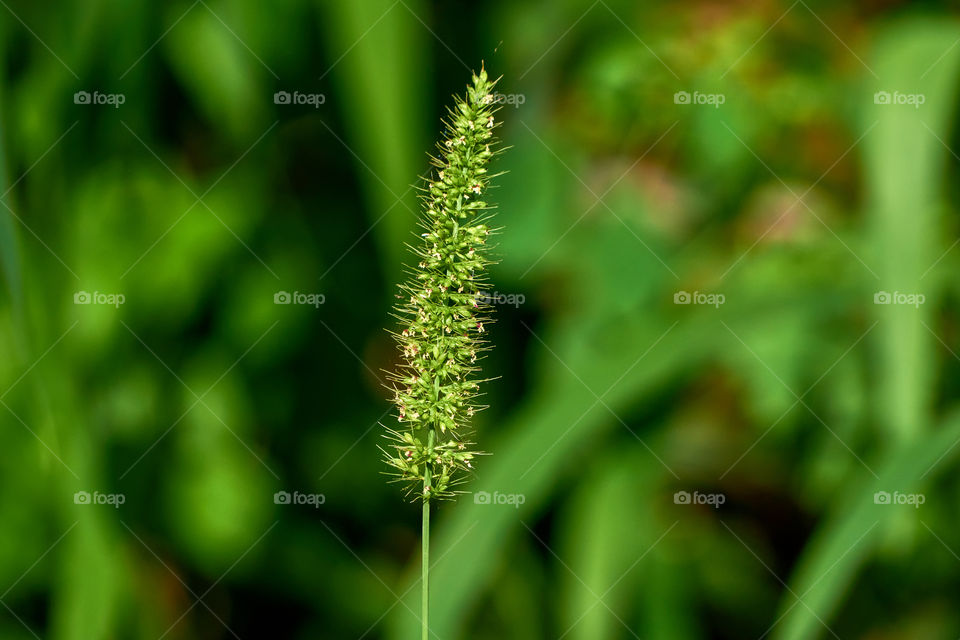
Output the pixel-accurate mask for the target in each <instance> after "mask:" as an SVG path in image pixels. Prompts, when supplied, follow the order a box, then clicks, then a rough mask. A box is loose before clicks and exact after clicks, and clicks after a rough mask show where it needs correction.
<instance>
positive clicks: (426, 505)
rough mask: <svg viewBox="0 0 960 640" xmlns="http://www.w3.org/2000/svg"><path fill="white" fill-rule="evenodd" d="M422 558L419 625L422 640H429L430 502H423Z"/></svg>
mask: <svg viewBox="0 0 960 640" xmlns="http://www.w3.org/2000/svg"><path fill="white" fill-rule="evenodd" d="M422 537H423V558H422V559H421V562H422V563H423V566H422V567H421V570H420V571H421V574H422V576H423V592H422V594H421V595H422V601H421V603H420V623H421V626H422V628H423V633H422V634H421V635H422V636H423V640H429V638H430V501H429V500H424V501H423V536H422Z"/></svg>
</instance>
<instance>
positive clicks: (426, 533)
mask: <svg viewBox="0 0 960 640" xmlns="http://www.w3.org/2000/svg"><path fill="white" fill-rule="evenodd" d="M433 438H434V433H433V432H432V431H431V432H430V436H429V443H428V444H429V447H430V448H432V447H433ZM430 480H431V475H430V467H429V466H428V467H427V469H426V470H425V471H424V473H423V495H424V498H423V526H422V528H421V538H422V540H423V554H422V557H421V558H420V563H421V565H422V566H421V568H420V572H421V576H422V582H423V591H422V594H421V602H420V624H421V627H422V629H423V632H422V633H421V636H422V640H429V638H430V498H429V496H430Z"/></svg>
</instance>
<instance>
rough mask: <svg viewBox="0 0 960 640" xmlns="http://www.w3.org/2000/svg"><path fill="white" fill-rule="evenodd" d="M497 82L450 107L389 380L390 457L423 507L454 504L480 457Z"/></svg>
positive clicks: (482, 82)
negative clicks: (474, 422) (476, 432)
mask: <svg viewBox="0 0 960 640" xmlns="http://www.w3.org/2000/svg"><path fill="white" fill-rule="evenodd" d="M495 84H496V81H491V80H490V79H488V77H487V73H486V71H485V70H483V69H481V70H480V73H479V74H477V75H474V76H473V82H472V83H471V84H470V85H469V86H468V87H467V93H466V95H465V96H462V97H460V96H458V97H456V98H455V103H454V106H453V108H452V109H448V112H447V118H446V119H445V121H444V125H445V132H444V139H443V140H442V141H441V142H440V143H439V144H438V145H437V148H438V154H437V155H436V157H432V158H431V161H432V162H431V164H432V165H433V170H432V171H431V174H430V175H429V176H428V177H427V178H426V186H425V188H424V189H423V195H422V201H423V214H422V215H421V218H420V227H421V229H422V234H421V235H420V239H419V242H418V243H417V245H416V246H413V247H411V249H412V250H413V252H414V254H415V256H416V267H415V268H412V269H410V270H409V271H410V274H409V279H408V280H407V282H405V283H404V284H402V285H400V295H398V296H397V297H398V298H399V302H398V304H397V307H396V317H397V318H398V320H399V321H400V330H399V332H397V333H395V334H394V335H395V337H396V340H397V343H398V345H399V348H400V352H401V355H402V364H401V365H400V366H399V368H398V370H397V371H396V372H395V373H393V374H392V375H391V377H390V379H391V382H392V388H391V391H392V393H393V394H394V402H395V403H396V406H397V420H398V421H399V426H398V427H397V428H396V429H388V430H387V431H388V434H387V437H388V438H389V439H390V440H391V444H390V446H388V447H387V448H385V449H383V451H384V455H385V457H386V462H387V464H388V465H389V466H390V468H391V475H394V476H395V478H396V481H398V482H402V483H404V484H405V485H406V493H407V495H408V496H413V497H415V498H419V499H422V500H424V501H426V500H430V499H442V498H450V497H452V496H453V495H454V494H455V493H456V491H454V490H453V487H455V486H456V485H457V484H458V483H459V482H461V481H462V476H463V475H464V474H465V473H469V472H470V471H471V470H472V469H473V465H474V461H475V459H476V457H477V456H478V455H481V454H480V452H478V451H475V450H474V449H473V448H472V445H473V443H472V442H470V441H469V435H470V422H471V418H472V417H473V415H474V413H475V412H476V411H477V410H479V409H481V408H482V407H481V406H480V405H478V404H477V403H476V397H477V393H478V388H479V383H480V382H483V380H480V379H478V374H479V372H480V368H479V366H478V365H477V363H478V361H479V359H480V357H481V354H482V353H483V351H484V350H485V349H486V348H487V345H486V343H485V342H484V340H483V338H482V336H483V335H484V333H485V331H486V329H485V325H486V326H489V324H490V319H489V317H488V315H489V311H490V309H489V305H488V304H487V303H486V302H485V298H484V297H483V296H481V295H478V294H480V292H481V291H482V290H483V288H484V286H485V284H486V280H485V278H486V276H485V273H486V269H487V267H488V266H489V265H490V264H491V259H490V257H489V253H490V242H489V239H490V236H491V233H492V232H493V229H491V227H490V225H489V222H490V217H491V215H492V210H493V207H491V205H490V204H488V202H487V201H486V199H485V196H486V193H487V189H488V188H489V185H490V180H491V179H492V178H494V177H496V175H499V174H496V175H492V174H490V173H488V170H487V166H488V164H489V163H490V160H491V159H492V158H493V157H494V156H495V155H497V150H496V148H495V146H496V144H495V139H494V135H493V134H494V130H495V129H496V127H497V126H498V123H497V121H496V120H495V118H494V116H495V114H496V111H497V108H496V105H495V99H494V95H493V88H494V85H495Z"/></svg>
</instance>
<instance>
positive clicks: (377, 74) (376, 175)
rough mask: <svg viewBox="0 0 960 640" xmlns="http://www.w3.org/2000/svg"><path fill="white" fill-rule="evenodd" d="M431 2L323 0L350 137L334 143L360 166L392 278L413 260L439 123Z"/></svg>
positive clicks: (373, 222) (386, 269)
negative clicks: (432, 133)
mask: <svg viewBox="0 0 960 640" xmlns="http://www.w3.org/2000/svg"><path fill="white" fill-rule="evenodd" d="M425 4H426V3H424V2H423V1H422V0H404V2H396V1H395V0H369V1H366V2H331V1H328V2H320V3H319V6H320V9H321V13H322V16H323V22H322V27H323V29H324V34H325V37H324V44H326V45H327V46H328V51H329V52H330V60H331V63H330V64H331V65H332V66H331V67H330V68H329V69H323V70H322V71H321V74H322V75H321V77H323V76H325V75H327V73H329V74H330V75H331V76H332V78H333V80H334V85H335V87H336V91H337V96H336V99H335V100H333V103H334V104H336V105H337V106H338V107H339V108H340V109H342V114H341V115H342V117H343V120H344V125H345V127H346V129H347V137H346V139H345V140H342V141H340V140H337V139H336V138H333V137H332V136H331V144H333V145H336V146H337V147H339V149H338V150H339V151H341V152H342V156H343V158H344V160H345V161H346V162H353V163H355V165H356V171H357V175H358V176H359V179H360V183H361V184H362V185H363V187H364V188H363V196H364V197H365V198H366V199H367V202H366V206H367V209H368V212H367V213H368V215H369V221H370V225H371V226H372V227H373V234H374V238H375V239H376V240H377V244H378V250H379V251H378V252H379V255H381V256H383V258H384V262H385V265H384V273H385V275H386V276H388V277H387V280H388V281H391V280H395V279H396V274H398V273H399V272H400V265H401V264H402V263H403V262H404V260H405V259H406V254H405V249H404V243H406V242H407V241H409V236H410V232H411V231H412V230H413V229H414V224H415V220H416V217H415V212H416V210H417V206H418V202H417V199H416V192H415V191H414V190H413V189H411V188H410V187H411V186H412V185H414V184H416V182H417V176H420V175H424V174H425V173H426V170H427V156H426V155H425V153H424V150H425V149H430V146H429V145H430V143H429V142H428V139H429V138H428V136H427V135H426V128H425V127H426V125H427V124H428V123H429V124H436V123H435V122H431V117H430V113H431V111H430V110H429V109H428V107H427V105H429V104H430V101H429V99H428V96H429V95H430V87H429V86H428V83H427V79H429V78H430V77H431V74H430V73H429V71H428V61H427V55H426V42H425V41H426V39H427V38H429V37H430V34H429V32H428V31H427V29H426V27H424V25H423V24H421V23H420V20H418V18H417V17H418V16H419V17H421V19H423V20H424V22H428V19H427V18H426V17H425V16H426V15H427V12H426V11H425V9H426V6H425ZM478 66H479V64H478ZM465 73H466V72H465ZM458 90H460V88H459V87H458ZM344 145H346V148H342V147H344ZM431 150H432V149H431Z"/></svg>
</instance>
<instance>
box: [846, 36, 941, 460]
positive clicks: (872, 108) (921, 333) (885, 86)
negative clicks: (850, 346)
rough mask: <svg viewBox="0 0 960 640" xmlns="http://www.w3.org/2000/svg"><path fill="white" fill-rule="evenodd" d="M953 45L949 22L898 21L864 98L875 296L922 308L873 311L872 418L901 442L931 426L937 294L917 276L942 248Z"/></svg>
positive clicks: (929, 281) (882, 42)
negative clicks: (914, 300)
mask: <svg viewBox="0 0 960 640" xmlns="http://www.w3.org/2000/svg"><path fill="white" fill-rule="evenodd" d="M958 39H960V26H958V25H957V24H956V23H951V22H943V21H939V22H932V21H928V20H923V21H913V22H906V23H899V24H898V25H897V26H896V27H895V28H893V29H891V30H888V31H886V32H885V33H884V34H882V36H881V37H880V39H879V43H878V48H877V54H876V55H875V56H874V57H875V62H873V64H872V67H873V69H874V70H875V72H876V73H877V75H879V76H880V78H882V81H881V83H879V84H878V85H877V87H876V89H877V92H876V93H873V95H872V99H871V96H867V95H865V96H864V100H865V101H869V102H867V104H868V107H867V108H866V109H865V110H864V112H865V113H864V116H863V122H862V127H863V129H864V130H866V129H867V128H869V127H873V129H872V130H871V131H870V133H869V134H868V135H867V136H866V138H865V139H864V142H863V145H864V154H863V159H864V167H865V179H866V188H867V193H868V216H869V223H870V225H871V232H872V234H873V238H872V240H873V242H872V246H874V247H875V248H876V250H877V251H876V255H875V256H873V258H872V260H871V262H874V263H875V264H876V270H877V271H878V275H879V276H880V279H879V281H877V282H876V283H875V284H876V288H875V289H874V292H876V291H877V290H879V291H880V292H883V293H878V294H877V295H879V296H881V297H883V296H885V295H886V296H893V295H897V294H908V295H909V294H923V295H924V296H925V298H926V300H925V302H924V303H923V304H920V305H908V304H897V303H896V302H897V301H896V300H893V301H892V302H893V304H889V303H888V304H878V305H875V306H874V309H875V311H876V313H877V316H878V319H879V320H880V324H879V326H878V327H877V332H876V338H877V339H879V340H880V356H881V363H882V367H881V372H880V389H879V393H878V394H877V405H876V407H877V412H876V415H877V416H878V418H879V420H880V422H881V424H882V425H883V427H884V430H885V431H886V433H887V434H888V435H889V436H890V437H892V438H893V439H894V440H895V441H898V442H899V441H903V440H909V439H910V438H912V437H915V436H917V435H918V434H919V433H922V432H923V431H925V430H926V428H925V427H928V426H929V411H930V408H931V403H932V398H933V389H934V383H933V379H934V375H935V371H936V368H935V367H934V366H933V362H932V360H933V353H934V350H935V348H936V347H938V345H936V342H935V341H936V338H934V336H932V335H931V334H930V333H929V331H927V329H926V327H924V324H927V325H930V324H931V322H930V318H931V317H932V315H933V310H934V308H935V305H936V303H937V301H938V300H939V298H940V296H939V292H938V290H937V284H938V283H937V282H936V280H935V278H934V277H926V278H925V277H924V276H928V271H929V270H930V269H931V267H932V266H933V264H934V262H935V261H936V260H937V258H938V257H939V256H940V255H942V254H943V252H944V251H945V250H946V249H947V247H946V246H940V243H939V242H938V239H939V237H940V236H941V234H940V232H939V231H940V229H941V227H942V215H943V210H944V206H943V204H944V195H945V194H944V187H945V184H944V176H945V171H946V166H947V165H946V163H947V162H948V161H950V162H952V159H951V157H950V154H951V152H950V151H949V150H948V149H946V148H945V146H946V141H947V140H949V139H950V129H951V124H952V120H953V114H954V112H955V108H956V102H955V99H954V98H955V90H956V86H957V78H958V65H960V48H957V47H955V46H954V45H955V44H956V42H957V40H958ZM871 93H872V92H871ZM911 100H912V101H913V102H917V103H920V104H911V103H910V102H911ZM898 101H905V102H906V103H905V104H896V103H897V102H898ZM929 275H932V273H931V274H929Z"/></svg>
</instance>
